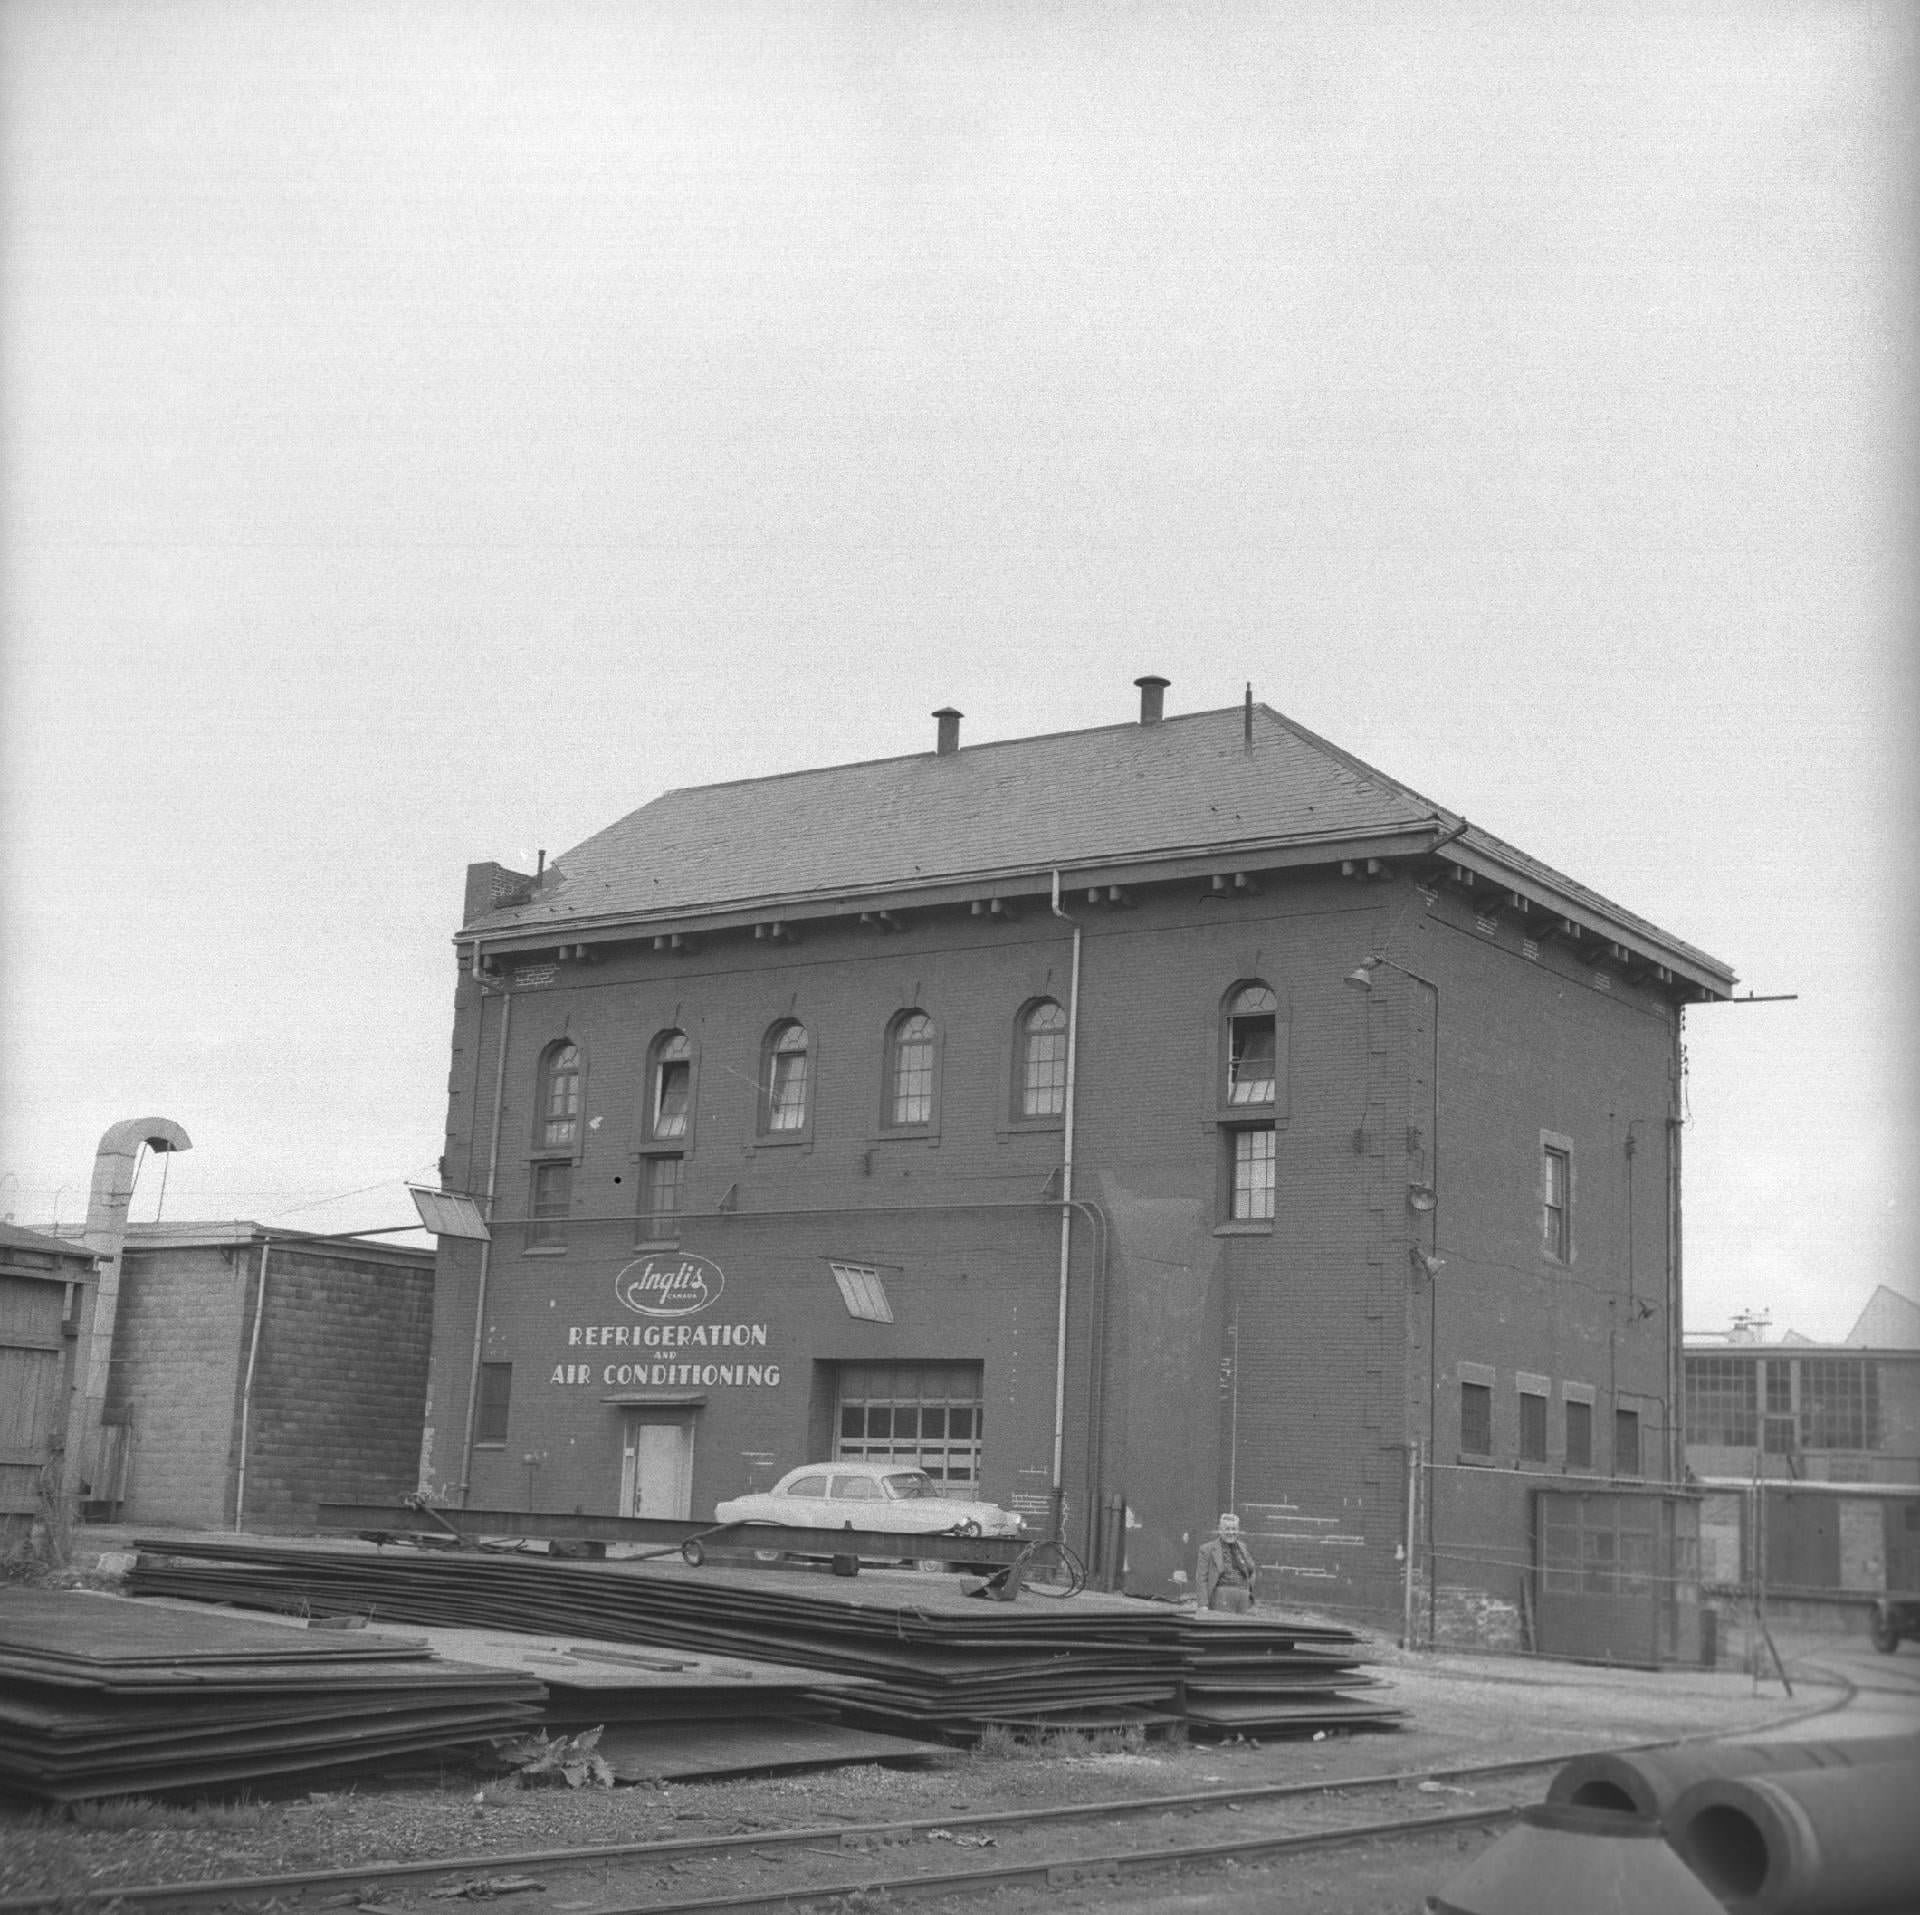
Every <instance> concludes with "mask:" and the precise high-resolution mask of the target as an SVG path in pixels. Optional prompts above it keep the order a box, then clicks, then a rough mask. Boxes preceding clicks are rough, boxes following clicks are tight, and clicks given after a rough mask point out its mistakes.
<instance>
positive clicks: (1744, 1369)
mask: <svg viewBox="0 0 1920 1915" xmlns="http://www.w3.org/2000/svg"><path fill="white" fill-rule="evenodd" d="M1686 1361H1687V1370H1686V1379H1687V1441H1688V1442H1689V1443H1713V1444H1717V1445H1721V1446H1731V1447H1733V1448H1735V1449H1751V1448H1752V1447H1753V1445H1754V1443H1755V1442H1756V1441H1757V1440H1758V1430H1759V1390H1758V1387H1757V1373H1758V1371H1759V1368H1760V1366H1759V1364H1758V1363H1756V1362H1755V1361H1754V1360H1753V1359H1752V1358H1751V1357H1737V1356H1690V1357H1688V1358H1687V1360H1686Z"/></svg>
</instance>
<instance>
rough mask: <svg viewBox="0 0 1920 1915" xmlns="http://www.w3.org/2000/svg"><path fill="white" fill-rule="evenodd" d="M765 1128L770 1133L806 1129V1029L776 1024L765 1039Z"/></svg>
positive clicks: (795, 1025)
mask: <svg viewBox="0 0 1920 1915" xmlns="http://www.w3.org/2000/svg"><path fill="white" fill-rule="evenodd" d="M765 1083H766V1096H767V1102H766V1127H767V1129H768V1130H770V1131H786V1130H805V1129H806V1127H807V1029H806V1026H805V1025H804V1024H793V1023H787V1024H779V1025H776V1026H775V1027H774V1029H773V1030H772V1031H771V1032H769V1033H768V1036H767V1062H766V1075H765Z"/></svg>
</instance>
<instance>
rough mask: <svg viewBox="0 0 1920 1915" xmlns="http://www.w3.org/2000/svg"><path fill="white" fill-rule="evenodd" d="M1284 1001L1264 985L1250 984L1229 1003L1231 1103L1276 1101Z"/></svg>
mask: <svg viewBox="0 0 1920 1915" xmlns="http://www.w3.org/2000/svg"><path fill="white" fill-rule="evenodd" d="M1279 1008H1280V1000H1279V999H1278V998H1277V997H1275V996H1274V994H1273V992H1272V991H1271V990H1270V989H1269V988H1268V987H1267V986H1266V985H1264V984H1248V985H1244V986H1242V988H1241V989H1240V990H1238V991H1236V992H1235V993H1234V994H1233V998H1232V1000H1231V1002H1230V1003H1229V1004H1228V1005H1227V1102H1228V1103H1229V1104H1271V1103H1272V1102H1273V1100H1274V1085H1275V1081H1276V1072H1275V1060H1276V1057H1277V1054H1278V1053H1277V1047H1276V1034H1277V1030H1278V1013H1279Z"/></svg>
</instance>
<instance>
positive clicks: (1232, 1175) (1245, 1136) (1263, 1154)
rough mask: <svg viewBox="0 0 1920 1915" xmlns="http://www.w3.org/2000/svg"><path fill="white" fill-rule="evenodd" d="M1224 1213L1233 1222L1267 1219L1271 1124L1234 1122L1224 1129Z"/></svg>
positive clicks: (1271, 1206)
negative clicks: (1240, 1123)
mask: <svg viewBox="0 0 1920 1915" xmlns="http://www.w3.org/2000/svg"><path fill="white" fill-rule="evenodd" d="M1226 1137H1227V1148H1228V1152H1229V1156H1228V1164H1227V1177H1228V1184H1227V1216H1228V1219H1229V1220H1230V1221H1231V1222H1234V1223H1270V1222H1272V1220H1273V1213H1274V1191H1275V1152H1274V1131H1273V1126H1272V1125H1271V1124H1247V1125H1236V1126H1235V1127H1234V1128H1232V1129H1230V1130H1229V1131H1227V1133H1226Z"/></svg>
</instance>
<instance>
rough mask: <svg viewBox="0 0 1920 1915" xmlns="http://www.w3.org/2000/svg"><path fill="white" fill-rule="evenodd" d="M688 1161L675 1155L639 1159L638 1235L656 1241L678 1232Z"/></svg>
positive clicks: (674, 1235)
mask: <svg viewBox="0 0 1920 1915" xmlns="http://www.w3.org/2000/svg"><path fill="white" fill-rule="evenodd" d="M686 1169H687V1160H686V1159H685V1158H684V1157H682V1156H679V1155H677V1154H675V1155H672V1156H662V1157H643V1158H641V1160H640V1226H639V1228H640V1236H641V1238H642V1239H643V1240H645V1241H651V1242H658V1241H662V1240H664V1239H667V1238H672V1237H677V1236H678V1235H679V1234H680V1204H681V1191H682V1190H683V1189H684V1187H685V1182H686Z"/></svg>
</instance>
